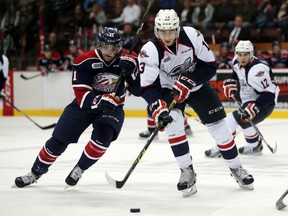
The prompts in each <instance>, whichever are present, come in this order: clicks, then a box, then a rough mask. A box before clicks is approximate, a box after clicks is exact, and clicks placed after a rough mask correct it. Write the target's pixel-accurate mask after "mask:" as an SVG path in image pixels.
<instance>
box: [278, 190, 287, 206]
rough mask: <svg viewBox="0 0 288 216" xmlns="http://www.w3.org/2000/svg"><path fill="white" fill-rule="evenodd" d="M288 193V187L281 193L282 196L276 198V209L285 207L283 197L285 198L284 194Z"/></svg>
mask: <svg viewBox="0 0 288 216" xmlns="http://www.w3.org/2000/svg"><path fill="white" fill-rule="evenodd" d="M287 194H288V189H287V190H286V191H285V192H284V193H283V194H282V196H281V197H280V198H279V199H278V200H277V202H276V208H277V209H278V210H281V209H283V208H285V207H286V206H287V205H285V204H284V202H283V199H284V198H285V196H286V195H287Z"/></svg>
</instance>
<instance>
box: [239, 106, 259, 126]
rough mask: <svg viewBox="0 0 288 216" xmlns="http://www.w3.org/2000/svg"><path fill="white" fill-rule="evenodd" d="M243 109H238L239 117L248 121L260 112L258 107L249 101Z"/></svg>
mask: <svg viewBox="0 0 288 216" xmlns="http://www.w3.org/2000/svg"><path fill="white" fill-rule="evenodd" d="M243 111H244V112H241V111H239V113H240V119H241V121H243V122H245V123H248V122H249V121H251V120H253V119H254V118H255V116H256V115H257V114H258V113H259V112H260V109H259V107H257V106H256V104H255V103H253V102H250V103H249V104H248V105H247V106H246V107H245V109H244V110H243Z"/></svg>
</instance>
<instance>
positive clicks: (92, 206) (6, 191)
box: [0, 117, 288, 216]
mask: <svg viewBox="0 0 288 216" xmlns="http://www.w3.org/2000/svg"><path fill="white" fill-rule="evenodd" d="M32 118H33V119H34V120H35V121H36V122H37V123H38V124H40V125H43V126H46V125H48V124H51V123H54V122H56V121H57V118H54V117H32ZM189 123H190V124H191V126H192V129H193V132H194V135H193V137H191V138H189V142H190V150H191V154H192V156H193V162H194V168H195V170H196V172H197V176H198V178H197V189H198V192H197V193H196V194H195V195H193V196H191V197H188V198H184V197H182V195H181V193H180V192H178V191H177V189H176V184H177V182H178V178H179V175H180V171H179V169H178V166H177V164H176V161H175V159H174V157H173V155H172V151H171V149H170V147H169V144H168V143H167V140H166V137H165V134H164V133H161V134H160V139H159V140H155V141H153V142H152V143H151V145H150V146H149V148H148V150H147V151H146V153H145V154H144V155H143V157H142V159H141V160H140V162H139V164H138V165H137V167H136V168H135V170H134V172H133V173H132V174H131V176H130V178H129V179H128V181H127V182H126V184H125V185H124V187H123V188H122V189H116V188H114V187H112V186H111V185H110V184H108V182H107V181H106V179H105V171H107V172H108V173H109V175H110V176H111V177H112V178H115V179H117V180H122V179H123V177H124V176H125V174H126V173H127V171H128V170H129V168H130V166H131V165H132V163H133V161H134V160H135V159H136V158H137V156H138V154H139V152H140V151H141V150H142V148H143V146H144V145H145V142H146V141H145V140H139V139H138V133H139V132H141V131H142V130H144V129H145V128H146V119H145V118H126V120H125V124H124V126H123V130H122V132H121V135H120V137H119V139H118V140H117V141H115V142H113V143H112V144H111V146H110V148H109V149H108V151H107V152H106V154H105V155H104V156H103V157H102V158H101V160H100V161H99V162H98V163H97V164H95V165H94V166H93V167H91V168H90V169H89V170H87V171H86V172H85V173H84V174H83V177H82V179H81V180H80V181H79V183H78V185H77V186H75V187H71V188H69V189H67V190H65V186H66V184H65V181H64V180H65V178H66V176H67V175H68V174H69V172H70V171H71V169H72V168H73V166H74V165H75V164H76V162H77V161H78V159H79V157H80V155H81V153H82V150H83V148H84V146H85V144H86V142H87V141H88V140H89V137H90V132H91V128H88V129H87V130H86V131H85V133H84V134H83V135H82V136H81V138H80V140H79V143H78V144H71V145H70V146H68V148H67V150H66V151H65V152H64V154H63V155H62V156H61V157H59V158H58V159H57V161H56V162H55V163H54V164H53V165H52V166H51V168H50V170H49V172H48V173H47V174H45V175H43V176H42V177H41V178H40V179H39V180H38V182H37V184H33V185H31V186H28V187H26V188H21V189H19V188H13V187H12V185H13V184H14V179H15V177H17V176H20V175H24V174H26V173H28V172H29V171H30V168H31V166H32V164H33V162H34V160H35V157H36V156H37V154H38V152H39V150H40V149H41V148H42V146H43V144H44V143H45V141H46V140H47V139H49V138H50V136H51V133H52V131H53V130H51V129H50V130H41V129H39V128H38V127H36V126H35V125H34V124H33V123H32V122H30V121H29V120H28V119H26V118H25V117H0V215H1V216H19V215H29V216H34V215H35V216H52V215H53V216H58V215H59V216H60V215H61V216H71V215H81V216H90V215H91V216H92V215H93V216H97V215H98V216H112V215H113V216H126V215H131V214H136V215H137V214H138V215H146V216H154V215H155V216H158V215H159V216H160V215H163V216H170V215H171V216H192V215H195V216H207V215H209V216H226V215H227V216H228V215H229V216H230V215H233V216H238V215H239V216H250V215H251V216H252V215H253V216H255V215H261V216H274V215H286V216H287V215H288V209H287V208H288V207H287V208H285V209H283V210H281V211H278V210H277V209H276V208H275V202H276V201H277V199H278V198H279V197H280V196H281V194H282V193H283V192H284V191H285V190H286V189H287V187H288V141H287V137H288V135H287V134H286V133H287V128H288V127H287V125H288V119H281V120H280V119H267V120H266V121H265V122H263V123H261V124H260V125H259V128H260V131H261V132H262V134H263V135H264V138H265V139H266V141H267V142H268V143H269V145H271V146H272V147H274V145H275V142H277V145H278V151H277V153H276V154H272V153H271V152H270V151H269V149H268V148H267V147H266V146H265V144H264V150H263V155H262V156H242V155H241V156H240V158H241V161H242V164H243V167H244V168H246V169H247V170H248V171H249V172H250V173H251V174H252V175H253V176H254V178H255V182H254V188H255V189H254V190H253V191H246V190H243V189H241V188H239V186H238V184H237V183H236V182H235V181H234V179H233V178H232V177H231V176H230V173H229V169H228V167H227V166H226V164H225V162H224V161H223V159H221V158H214V159H210V158H206V157H205V156H204V151H205V150H206V149H208V148H210V147H211V146H212V145H213V140H212V138H211V137H210V135H209V134H208V132H207V130H206V128H205V127H204V126H203V125H202V124H200V123H199V122H197V121H195V120H194V119H193V118H189ZM236 142H237V145H238V147H239V146H242V145H244V138H243V134H242V133H241V132H240V133H239V134H238V136H237V138H236ZM285 202H286V204H287V203H288V198H287V197H286V200H285V199H284V203H285ZM130 208H140V209H141V212H140V213H130Z"/></svg>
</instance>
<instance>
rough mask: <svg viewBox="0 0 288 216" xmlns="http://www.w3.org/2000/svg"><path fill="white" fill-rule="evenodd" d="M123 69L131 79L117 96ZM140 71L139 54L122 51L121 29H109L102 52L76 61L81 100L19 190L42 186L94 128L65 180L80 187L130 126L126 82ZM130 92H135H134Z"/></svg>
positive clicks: (77, 93)
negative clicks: (39, 181)
mask: <svg viewBox="0 0 288 216" xmlns="http://www.w3.org/2000/svg"><path fill="white" fill-rule="evenodd" d="M122 70H124V77H125V79H121V83H120V85H119V87H118V89H117V92H116V94H114V92H113V91H114V89H115V86H116V83H117V81H118V78H119V77H120V74H121V71H122ZM137 71H138V69H137V55H136V54H135V53H132V54H130V53H129V51H128V50H123V49H122V39H121V36H120V34H119V32H118V30H117V29H114V28H106V27H105V28H104V29H103V31H102V32H100V33H99V37H98V44H97V48H96V49H95V50H90V51H88V52H86V53H84V54H81V55H79V56H78V57H77V58H76V59H75V61H74V64H73V71H72V85H73V90H74V94H75V99H74V100H73V101H72V103H71V104H69V105H68V106H67V107H66V108H65V110H64V112H63V114H62V115H61V117H60V119H59V121H58V123H57V125H56V127H55V129H54V131H53V134H52V137H51V138H50V139H49V140H48V141H47V142H46V144H45V145H44V146H43V148H42V149H41V150H40V152H39V154H38V155H37V157H36V160H35V162H34V164H33V166H32V168H31V172H29V173H28V174H27V175H24V176H20V177H17V178H16V179H15V184H16V186H17V187H25V186H27V185H30V184H32V183H34V182H36V180H37V179H39V178H40V177H41V176H42V175H43V174H45V173H47V172H48V169H49V167H50V166H51V165H52V164H53V163H54V162H55V160H56V159H57V158H58V157H59V156H60V155H61V154H62V153H63V152H64V151H65V149H66V148H67V146H68V145H69V144H70V143H76V142H77V141H78V139H79V137H80V135H81V134H82V133H83V132H84V131H85V129H86V128H88V126H90V125H92V126H93V131H92V134H91V139H90V140H89V142H88V143H87V144H86V146H85V148H84V150H83V153H82V155H81V157H80V159H79V161H78V163H77V164H76V166H75V167H74V168H73V169H72V171H71V172H70V174H69V175H68V176H67V178H66V180H65V181H66V183H67V184H68V185H70V186H74V185H76V184H77V182H78V180H79V179H80V178H81V176H82V174H83V172H84V171H85V170H87V169H88V168H89V167H91V166H92V165H93V164H95V163H96V162H97V161H98V160H99V159H100V158H101V157H102V155H103V154H104V153H105V151H106V150H107V149H108V147H109V145H110V143H111V142H112V141H114V140H116V139H117V137H118V135H119V133H120V130H121V128H122V125H123V121H124V111H123V105H124V100H125V91H126V87H125V80H126V81H128V82H130V87H131V88H132V86H133V82H132V81H133V78H132V76H131V75H132V74H133V73H134V72H135V73H136V72H137ZM138 88H139V87H138ZM130 91H131V92H132V93H133V91H132V89H130Z"/></svg>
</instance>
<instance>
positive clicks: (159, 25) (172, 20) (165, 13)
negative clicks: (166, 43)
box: [154, 9, 179, 37]
mask: <svg viewBox="0 0 288 216" xmlns="http://www.w3.org/2000/svg"><path fill="white" fill-rule="evenodd" d="M158 29H161V30H168V29H177V32H178V34H179V17H178V15H177V13H176V12H175V10H173V9H161V10H159V12H158V13H157V15H156V17H155V26H154V33H155V35H156V36H157V37H158V34H157V30H158Z"/></svg>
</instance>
